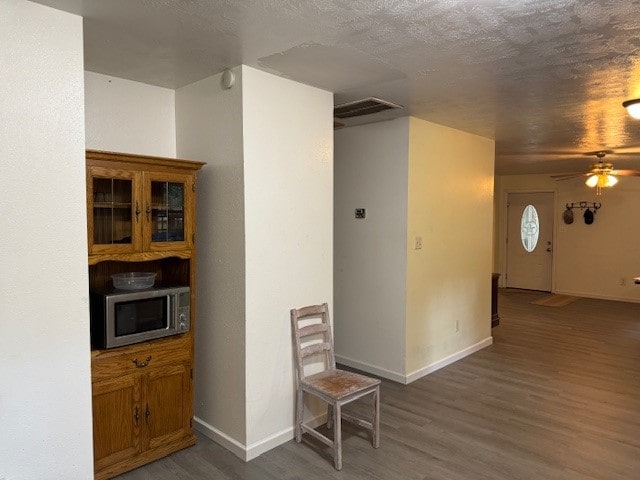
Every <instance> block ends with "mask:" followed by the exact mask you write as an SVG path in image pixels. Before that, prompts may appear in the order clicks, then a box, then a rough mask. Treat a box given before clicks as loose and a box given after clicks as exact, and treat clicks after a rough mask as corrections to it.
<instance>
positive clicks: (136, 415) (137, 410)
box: [133, 405, 140, 427]
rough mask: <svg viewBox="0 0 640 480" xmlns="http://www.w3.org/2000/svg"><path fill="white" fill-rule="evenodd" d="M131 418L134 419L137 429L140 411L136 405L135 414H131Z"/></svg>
mask: <svg viewBox="0 0 640 480" xmlns="http://www.w3.org/2000/svg"><path fill="white" fill-rule="evenodd" d="M133 418H135V419H136V427H137V426H138V424H139V422H140V409H139V408H138V406H137V405H136V412H135V413H134V414H133Z"/></svg>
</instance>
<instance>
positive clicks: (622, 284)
mask: <svg viewBox="0 0 640 480" xmlns="http://www.w3.org/2000/svg"><path fill="white" fill-rule="evenodd" d="M626 284H627V279H626V278H624V277H620V286H621V287H624V286H625V285H626ZM0 480H1V479H0Z"/></svg>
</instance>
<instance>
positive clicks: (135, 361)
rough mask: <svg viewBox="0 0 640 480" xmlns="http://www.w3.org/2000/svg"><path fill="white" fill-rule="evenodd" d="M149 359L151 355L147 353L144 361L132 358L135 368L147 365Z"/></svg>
mask: <svg viewBox="0 0 640 480" xmlns="http://www.w3.org/2000/svg"><path fill="white" fill-rule="evenodd" d="M150 361H151V355H149V356H148V357H147V359H146V360H145V361H144V362H141V361H140V360H138V359H137V358H134V359H133V360H132V362H133V364H134V365H135V366H136V368H144V367H146V366H147V365H149V362H150Z"/></svg>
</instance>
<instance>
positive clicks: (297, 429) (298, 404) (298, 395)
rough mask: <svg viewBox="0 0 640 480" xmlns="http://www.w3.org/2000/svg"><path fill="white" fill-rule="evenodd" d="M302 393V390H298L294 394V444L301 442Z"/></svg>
mask: <svg viewBox="0 0 640 480" xmlns="http://www.w3.org/2000/svg"><path fill="white" fill-rule="evenodd" d="M303 395H304V394H303V393H302V388H298V391H297V393H296V426H295V435H296V442H298V443H300V442H301V441H302V416H303V413H304V402H303Z"/></svg>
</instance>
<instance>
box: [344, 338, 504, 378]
mask: <svg viewBox="0 0 640 480" xmlns="http://www.w3.org/2000/svg"><path fill="white" fill-rule="evenodd" d="M492 343H493V337H487V338H485V339H484V340H482V341H480V342H478V343H476V344H475V345H471V346H470V347H467V348H465V349H463V350H460V351H459V352H456V353H454V354H452V355H449V356H448V357H445V358H443V359H442V360H438V361H437V362H434V363H432V364H431V365H427V366H426V367H423V368H420V369H418V370H416V371H414V372H411V373H409V374H407V375H404V374H402V373H398V372H392V371H390V370H387V369H385V368H381V367H378V366H376V365H371V364H369V363H365V362H361V361H358V360H354V359H353V358H348V357H344V356H342V355H337V354H336V362H337V363H341V364H342V365H346V366H348V367H351V368H356V369H358V370H362V371H363V372H367V373H371V374H372V375H377V376H378V377H382V378H386V379H388V380H393V381H394V382H398V383H403V384H405V385H406V384H409V383H411V382H415V381H416V380H418V379H419V378H422V377H424V376H425V375H429V374H430V373H433V372H435V371H436V370H440V369H441V368H443V367H446V366H447V365H450V364H452V363H454V362H457V361H458V360H460V359H462V358H464V357H466V356H468V355H471V354H472V353H475V352H477V351H478V350H482V349H483V348H485V347H488V346H489V345H491V344H492Z"/></svg>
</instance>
